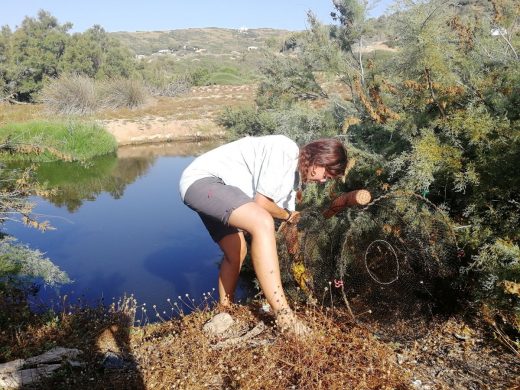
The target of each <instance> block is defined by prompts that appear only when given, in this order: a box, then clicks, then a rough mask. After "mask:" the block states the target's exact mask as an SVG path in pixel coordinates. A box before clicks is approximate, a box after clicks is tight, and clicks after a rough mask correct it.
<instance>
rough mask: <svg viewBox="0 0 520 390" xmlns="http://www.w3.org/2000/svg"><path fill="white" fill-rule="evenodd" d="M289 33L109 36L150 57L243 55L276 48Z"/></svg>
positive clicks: (255, 31)
mask: <svg viewBox="0 0 520 390" xmlns="http://www.w3.org/2000/svg"><path fill="white" fill-rule="evenodd" d="M291 33H292V32H291V31H288V30H276V29H270V28H261V29H246V28H242V29H226V28H213V27H210V28H190V29H181V30H170V31H136V32H114V33H111V35H112V36H114V37H115V38H117V39H119V40H120V41H121V42H122V43H123V44H125V45H126V46H128V47H129V48H130V49H131V50H132V51H133V52H134V53H135V54H136V55H151V54H153V53H156V52H159V51H160V50H170V51H172V52H173V53H179V54H182V53H189V52H195V51H197V50H199V51H200V50H202V51H203V52H205V53H207V54H227V53H231V52H233V51H236V52H243V51H246V50H247V49H248V47H257V48H265V47H279V45H280V44H281V43H282V42H283V40H284V39H285V38H286V37H287V36H289V35H290V34H291Z"/></svg>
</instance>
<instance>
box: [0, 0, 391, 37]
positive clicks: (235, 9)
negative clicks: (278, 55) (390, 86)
mask: <svg viewBox="0 0 520 390" xmlns="http://www.w3.org/2000/svg"><path fill="white" fill-rule="evenodd" d="M390 2H391V0H379V2H378V4H377V5H376V6H375V7H374V8H373V9H372V10H371V11H370V13H369V15H370V16H371V17H377V16H380V15H382V14H383V13H384V12H385V10H386V8H387V6H388V4H389V3H390ZM333 8H334V7H333V5H332V0H198V1H197V0H83V1H81V0H76V1H74V0H69V1H67V0H0V26H4V25H9V27H11V29H12V30H14V29H16V27H17V26H19V25H20V24H21V22H22V20H23V19H24V17H25V16H30V17H36V16H37V13H38V10H40V9H44V10H46V11H48V12H50V13H51V14H52V15H53V16H55V17H56V18H57V19H58V22H59V23H60V24H63V23H65V22H71V23H72V24H73V28H72V29H71V30H70V31H71V32H83V31H85V30H86V29H88V28H90V27H92V26H93V25H95V24H99V25H101V26H102V27H103V28H104V29H105V30H106V31H109V32H113V31H163V30H176V29H184V28H195V27H221V28H241V27H246V28H261V27H267V28H276V29H286V30H291V31H298V30H304V29H305V28H306V27H307V23H306V20H307V18H306V14H307V11H308V10H312V11H313V12H314V14H315V15H316V16H317V17H318V20H320V21H321V22H323V23H330V22H331V18H330V12H331V11H332V10H333Z"/></svg>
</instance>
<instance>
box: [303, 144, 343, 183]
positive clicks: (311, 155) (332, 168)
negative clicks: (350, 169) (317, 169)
mask: <svg viewBox="0 0 520 390" xmlns="http://www.w3.org/2000/svg"><path fill="white" fill-rule="evenodd" d="M298 160H299V161H298V167H299V170H300V177H301V180H302V181H304V182H305V181H306V178H307V173H308V172H309V169H311V167H312V166H313V165H318V166H321V167H325V171H326V172H327V173H328V174H330V175H331V176H333V177H340V176H343V174H344V173H345V169H346V167H347V150H346V149H345V147H344V146H343V143H341V141H340V140H338V139H335V138H322V139H319V140H316V141H312V142H309V143H308V144H307V145H305V146H303V147H302V148H300V156H299V159H298Z"/></svg>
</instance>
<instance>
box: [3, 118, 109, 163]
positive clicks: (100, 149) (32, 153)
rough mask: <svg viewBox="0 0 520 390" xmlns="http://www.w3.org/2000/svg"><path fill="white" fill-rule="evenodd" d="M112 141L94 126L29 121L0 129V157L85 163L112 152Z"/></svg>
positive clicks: (101, 129) (89, 124)
mask: <svg viewBox="0 0 520 390" xmlns="http://www.w3.org/2000/svg"><path fill="white" fill-rule="evenodd" d="M116 150H117V143H116V140H115V138H114V137H113V136H112V135H111V134H110V133H108V132H107V131H106V130H105V129H104V128H103V127H101V126H99V125H97V124H94V123H83V122H67V121H57V122H50V121H32V122H26V123H11V124H8V125H5V126H2V127H0V158H1V159H8V160H13V159H14V160H16V159H22V160H30V161H48V160H56V159H59V160H66V161H86V160H90V159H92V158H94V157H97V156H103V155H107V154H110V153H114V152H115V151H116Z"/></svg>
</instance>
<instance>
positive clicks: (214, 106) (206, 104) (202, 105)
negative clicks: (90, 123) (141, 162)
mask: <svg viewBox="0 0 520 390" xmlns="http://www.w3.org/2000/svg"><path fill="white" fill-rule="evenodd" d="M255 90H256V87H255V86H254V85H215V86H206V87H194V88H192V89H191V90H190V92H189V93H187V94H185V95H182V96H178V97H171V98H166V97H159V98H154V99H153V100H152V101H150V103H149V104H148V105H146V106H145V107H143V108H140V109H137V110H122V111H118V112H117V113H114V112H110V113H108V112H107V113H104V114H103V119H102V120H101V122H102V124H103V125H104V126H105V128H106V129H107V130H108V131H109V132H110V133H112V134H113V135H114V136H115V138H116V140H117V143H118V145H120V146H122V145H135V144H143V143H156V142H169V141H186V140H198V139H215V138H223V137H224V136H225V130H224V129H223V128H222V127H220V126H219V125H218V124H217V123H216V121H215V119H216V117H217V116H218V115H219V113H220V112H221V111H222V110H224V109H225V108H226V107H237V106H247V105H251V104H253V99H254V94H255Z"/></svg>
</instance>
